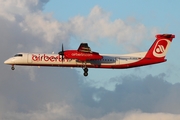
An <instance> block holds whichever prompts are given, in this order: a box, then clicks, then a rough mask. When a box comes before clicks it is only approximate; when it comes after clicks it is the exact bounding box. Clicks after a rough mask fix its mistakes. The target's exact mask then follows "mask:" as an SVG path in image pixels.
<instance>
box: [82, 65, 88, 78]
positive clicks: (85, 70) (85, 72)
mask: <svg viewBox="0 0 180 120" xmlns="http://www.w3.org/2000/svg"><path fill="white" fill-rule="evenodd" d="M83 70H84V76H88V68H87V67H85V68H84V69H83Z"/></svg>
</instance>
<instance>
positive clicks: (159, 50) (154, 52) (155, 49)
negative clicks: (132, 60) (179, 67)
mask: <svg viewBox="0 0 180 120" xmlns="http://www.w3.org/2000/svg"><path fill="white" fill-rule="evenodd" d="M156 38H157V39H156V40H155V42H154V43H153V45H152V46H151V47H150V49H149V50H148V52H147V54H146V58H154V59H164V58H165V56H166V53H167V51H168V49H169V46H170V44H171V42H172V40H173V38H175V35H172V34H158V35H156Z"/></svg>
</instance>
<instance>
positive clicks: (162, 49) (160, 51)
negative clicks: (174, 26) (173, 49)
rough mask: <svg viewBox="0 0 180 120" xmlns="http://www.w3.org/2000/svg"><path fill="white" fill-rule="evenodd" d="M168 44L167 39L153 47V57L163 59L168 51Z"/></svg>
mask: <svg viewBox="0 0 180 120" xmlns="http://www.w3.org/2000/svg"><path fill="white" fill-rule="evenodd" d="M169 44H170V41H169V40H167V39H161V40H159V41H158V42H157V43H156V45H155V47H154V50H153V55H154V56H155V57H164V56H165V55H166V52H167V50H168V46H169Z"/></svg>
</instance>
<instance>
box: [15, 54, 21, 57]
mask: <svg viewBox="0 0 180 120" xmlns="http://www.w3.org/2000/svg"><path fill="white" fill-rule="evenodd" d="M22 56H23V55H22V54H16V55H14V57H22Z"/></svg>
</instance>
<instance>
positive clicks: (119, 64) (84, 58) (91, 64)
mask: <svg viewBox="0 0 180 120" xmlns="http://www.w3.org/2000/svg"><path fill="white" fill-rule="evenodd" d="M173 38H175V35H173V34H157V35H156V40H155V42H154V43H153V44H152V46H151V47H150V49H149V50H148V51H147V52H138V53H131V54H123V55H113V54H99V53H98V52H94V51H91V48H90V47H89V46H88V44H87V43H81V44H80V46H79V48H78V49H77V50H64V48H63V44H62V51H60V52H59V53H58V54H46V53H17V54H15V55H14V56H13V57H11V58H9V59H7V60H6V61H5V62H4V64H8V65H11V66H12V67H11V69H12V70H14V69H15V67H14V66H15V65H22V66H38V67H40V66H51V67H81V68H83V70H84V76H88V68H107V69H126V68H133V67H140V66H146V65H151V64H158V63H162V62H166V59H165V56H166V53H167V51H168V49H169V46H170V44H171V42H172V40H173Z"/></svg>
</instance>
